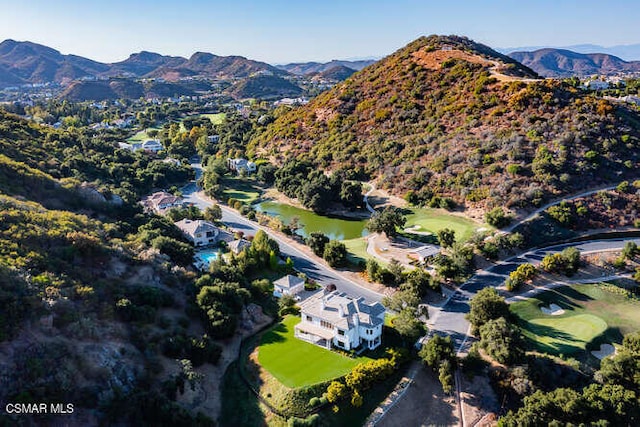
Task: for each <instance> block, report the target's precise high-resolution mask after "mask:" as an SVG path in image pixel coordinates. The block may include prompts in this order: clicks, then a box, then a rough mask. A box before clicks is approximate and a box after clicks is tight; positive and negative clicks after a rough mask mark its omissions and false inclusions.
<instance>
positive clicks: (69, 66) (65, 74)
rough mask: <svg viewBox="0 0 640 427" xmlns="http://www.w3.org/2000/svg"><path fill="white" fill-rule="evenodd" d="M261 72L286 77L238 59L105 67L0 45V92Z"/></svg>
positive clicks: (152, 60)
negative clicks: (101, 80)
mask: <svg viewBox="0 0 640 427" xmlns="http://www.w3.org/2000/svg"><path fill="white" fill-rule="evenodd" d="M261 71H262V72H271V73H273V74H275V75H286V74H287V72H286V71H284V70H282V69H279V68H276V67H274V66H272V65H269V64H266V63H264V62H259V61H253V60H251V59H247V58H244V57H242V56H218V55H214V54H211V53H204V52H196V53H194V54H193V55H192V56H191V57H190V58H189V59H187V58H182V57H176V56H164V55H160V54H157V53H152V52H140V53H135V54H133V55H131V56H130V57H129V58H127V59H125V60H124V61H121V62H116V63H112V64H106V63H102V62H97V61H93V60H90V59H87V58H83V57H80V56H76V55H63V54H61V53H60V52H58V51H57V50H55V49H52V48H50V47H47V46H43V45H40V44H36V43H31V42H17V41H15V40H5V41H3V42H2V43H0V88H1V87H7V86H15V85H20V84H25V83H48V82H56V83H62V84H67V83H70V82H71V81H74V80H78V79H82V78H86V77H89V78H96V77H114V76H129V77H162V78H165V79H167V80H177V79H178V78H180V77H188V76H195V75H201V76H205V77H210V78H243V77H248V76H250V75H251V74H253V73H256V72H261Z"/></svg>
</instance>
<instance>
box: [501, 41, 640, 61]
mask: <svg viewBox="0 0 640 427" xmlns="http://www.w3.org/2000/svg"><path fill="white" fill-rule="evenodd" d="M547 48H552V49H564V50H571V51H573V52H576V53H606V54H608V55H613V56H617V57H618V58H621V59H623V60H625V61H639V60H640V43H637V44H628V45H617V46H610V47H605V46H600V45H596V44H576V45H571V46H521V47H504V48H498V49H496V50H497V51H498V52H502V53H505V54H508V53H511V52H531V51H534V50H540V49H547Z"/></svg>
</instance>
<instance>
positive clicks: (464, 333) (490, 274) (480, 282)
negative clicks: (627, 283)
mask: <svg viewBox="0 0 640 427" xmlns="http://www.w3.org/2000/svg"><path fill="white" fill-rule="evenodd" d="M629 241H633V242H635V243H636V244H639V245H640V239H639V238H635V239H612V240H595V241H590V242H581V243H569V244H563V245H556V246H550V247H548V248H542V249H536V250H533V251H530V252H526V253H524V254H522V255H518V256H515V257H512V258H509V259H508V260H506V261H503V262H500V263H499V264H497V265H495V266H493V267H491V268H489V269H487V270H481V271H480V272H478V273H476V274H475V275H474V276H473V277H471V279H469V280H468V281H467V282H465V283H464V284H462V285H461V286H460V287H459V288H458V289H457V290H456V291H455V292H454V293H453V294H452V295H451V296H450V297H449V299H448V300H447V301H446V302H445V303H444V304H443V305H442V306H440V307H432V309H431V310H430V313H429V327H430V333H432V332H436V333H439V334H443V335H450V336H451V337H452V339H453V340H454V343H455V346H456V349H457V351H458V352H459V353H460V352H466V350H467V349H468V346H469V342H468V338H469V322H467V320H466V319H465V315H466V314H467V313H468V312H469V300H470V299H471V298H472V297H473V296H474V295H475V294H476V292H478V291H479V290H480V289H482V288H485V287H487V286H494V287H497V286H500V285H501V284H503V283H504V281H505V280H506V278H507V277H508V276H509V273H510V272H512V271H514V270H515V269H516V268H517V267H518V265H520V264H524V263H527V262H529V263H534V264H538V263H539V262H540V261H541V260H542V258H544V257H545V256H546V255H547V254H550V253H556V252H561V251H562V250H563V249H565V248H567V247H570V246H573V247H575V248H577V249H578V250H579V251H580V252H581V253H582V254H584V255H586V254H589V253H596V252H608V251H619V250H621V249H622V248H623V247H624V245H625V244H626V243H627V242H629ZM600 280H602V279H600Z"/></svg>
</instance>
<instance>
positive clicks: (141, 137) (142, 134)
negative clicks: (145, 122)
mask: <svg viewBox="0 0 640 427" xmlns="http://www.w3.org/2000/svg"><path fill="white" fill-rule="evenodd" d="M150 130H157V131H159V130H160V128H147V129H143V130H141V131H138V133H136V134H135V135H133V136H132V137H131V138H129V139H127V141H128V142H142V141H146V140H147V139H151V137H150V136H149V134H148V133H147V132H148V131H150Z"/></svg>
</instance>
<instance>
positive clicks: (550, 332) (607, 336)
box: [510, 284, 640, 354]
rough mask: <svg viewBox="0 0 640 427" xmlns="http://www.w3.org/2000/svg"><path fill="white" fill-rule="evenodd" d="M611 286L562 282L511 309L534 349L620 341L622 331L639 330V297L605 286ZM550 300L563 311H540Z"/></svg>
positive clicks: (559, 350)
mask: <svg viewBox="0 0 640 427" xmlns="http://www.w3.org/2000/svg"><path fill="white" fill-rule="evenodd" d="M611 286H612V285H604V286H603V285H598V284H596V285H572V286H563V287H561V288H557V289H554V290H551V291H546V292H543V293H541V294H539V295H537V296H536V297H535V298H531V299H529V300H527V301H521V302H517V303H513V304H511V305H510V309H511V311H512V312H513V313H514V314H516V315H517V316H518V318H519V323H520V325H521V326H522V332H523V334H524V336H525V338H527V339H528V340H529V341H530V342H531V344H532V345H533V347H535V348H536V349H538V350H540V351H544V352H547V353H551V354H573V353H578V352H582V351H584V350H587V349H589V350H590V349H591V347H592V346H594V347H597V346H598V345H599V344H600V343H620V342H621V341H622V336H623V335H624V334H627V333H630V332H634V331H638V330H640V301H638V300H636V299H633V298H629V297H627V296H625V295H624V294H622V293H618V292H611V291H610V290H607V287H610V288H611ZM613 289H615V288H613ZM551 303H555V304H557V305H559V306H560V307H562V308H563V309H564V310H565V313H564V314H562V315H559V316H551V315H545V314H544V313H542V311H541V310H540V307H541V306H548V305H549V304H551ZM590 343H592V345H589V344H590Z"/></svg>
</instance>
